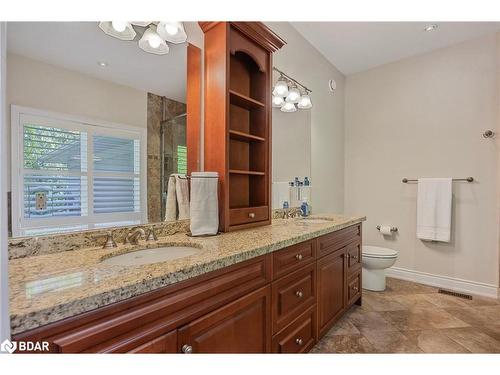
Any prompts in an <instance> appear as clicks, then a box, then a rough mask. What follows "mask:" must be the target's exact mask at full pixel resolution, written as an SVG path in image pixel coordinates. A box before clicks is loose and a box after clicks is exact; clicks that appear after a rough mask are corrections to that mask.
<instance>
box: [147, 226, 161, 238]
mask: <svg viewBox="0 0 500 375" xmlns="http://www.w3.org/2000/svg"><path fill="white" fill-rule="evenodd" d="M146 241H158V237H157V236H156V233H155V230H154V228H149V231H148V235H147V236H146Z"/></svg>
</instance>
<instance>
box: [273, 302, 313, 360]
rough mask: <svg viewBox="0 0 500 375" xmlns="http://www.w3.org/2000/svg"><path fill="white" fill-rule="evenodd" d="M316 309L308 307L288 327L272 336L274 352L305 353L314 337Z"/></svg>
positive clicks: (310, 347)
mask: <svg viewBox="0 0 500 375" xmlns="http://www.w3.org/2000/svg"><path fill="white" fill-rule="evenodd" d="M315 316H316V310H315V309H314V307H310V308H309V309H308V310H307V311H306V312H304V313H303V314H302V315H300V316H299V317H298V318H297V319H295V321H293V322H292V323H291V324H290V325H289V326H288V327H286V328H285V329H284V330H282V331H281V332H280V333H278V334H277V335H275V336H274V337H273V352H274V353H307V352H308V351H309V350H311V349H312V347H313V345H314V343H315V338H314V332H315Z"/></svg>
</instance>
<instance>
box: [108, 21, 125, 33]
mask: <svg viewBox="0 0 500 375" xmlns="http://www.w3.org/2000/svg"><path fill="white" fill-rule="evenodd" d="M111 26H113V29H115V30H116V31H118V32H119V33H121V32H124V31H125V29H126V28H127V23H126V22H125V21H112V22H111Z"/></svg>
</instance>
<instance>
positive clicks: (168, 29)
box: [165, 23, 179, 35]
mask: <svg viewBox="0 0 500 375" xmlns="http://www.w3.org/2000/svg"><path fill="white" fill-rule="evenodd" d="M165 31H166V32H167V33H168V34H169V35H175V34H177V33H178V32H179V29H178V28H177V26H175V25H172V24H171V23H167V24H165Z"/></svg>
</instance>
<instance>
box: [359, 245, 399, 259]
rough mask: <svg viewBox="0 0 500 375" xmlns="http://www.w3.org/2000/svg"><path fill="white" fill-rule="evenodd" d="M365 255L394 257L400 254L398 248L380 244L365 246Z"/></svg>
mask: <svg viewBox="0 0 500 375" xmlns="http://www.w3.org/2000/svg"><path fill="white" fill-rule="evenodd" d="M363 256H367V257H370V256H371V257H375V258H394V257H397V256H398V252H397V251H396V250H392V249H387V248H385V247H378V246H363Z"/></svg>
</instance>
